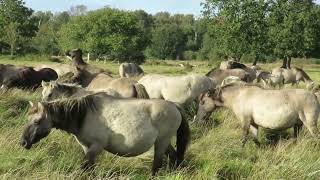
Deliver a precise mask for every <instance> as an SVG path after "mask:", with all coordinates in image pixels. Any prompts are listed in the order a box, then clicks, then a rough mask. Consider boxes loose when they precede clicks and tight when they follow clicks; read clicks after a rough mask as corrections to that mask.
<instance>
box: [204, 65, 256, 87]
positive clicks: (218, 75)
mask: <svg viewBox="0 0 320 180" xmlns="http://www.w3.org/2000/svg"><path fill="white" fill-rule="evenodd" d="M206 76H208V77H210V78H211V79H213V81H214V82H215V83H216V84H221V83H222V81H223V80H224V79H225V78H227V77H228V76H236V77H239V78H240V80H241V81H245V82H251V78H250V74H249V73H247V72H246V71H245V70H243V69H225V70H222V69H219V68H214V69H212V70H210V71H209V72H208V73H207V74H206Z"/></svg>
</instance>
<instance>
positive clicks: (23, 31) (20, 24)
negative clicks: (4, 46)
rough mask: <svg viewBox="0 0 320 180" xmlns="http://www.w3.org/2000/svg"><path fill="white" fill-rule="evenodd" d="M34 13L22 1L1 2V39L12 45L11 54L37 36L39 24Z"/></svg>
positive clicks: (0, 0)
mask: <svg viewBox="0 0 320 180" xmlns="http://www.w3.org/2000/svg"><path fill="white" fill-rule="evenodd" d="M32 13H33V11H32V10H31V9H30V8H27V7H25V3H24V2H23V1H22V0H0V27H2V28H3V29H2V31H0V39H2V40H6V42H5V43H9V44H10V47H11V53H13V52H14V51H15V48H16V47H17V46H26V44H27V42H28V39H30V38H31V37H33V36H34V35H35V32H36V31H37V22H36V19H35V17H33V16H32ZM18 37H20V38H18ZM12 48H13V49H12Z"/></svg>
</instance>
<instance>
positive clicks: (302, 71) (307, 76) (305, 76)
mask: <svg viewBox="0 0 320 180" xmlns="http://www.w3.org/2000/svg"><path fill="white" fill-rule="evenodd" d="M295 68H296V70H297V71H299V72H301V73H302V75H303V77H304V78H305V79H306V80H308V81H312V80H311V78H310V76H309V75H308V74H307V73H306V72H305V71H304V70H303V69H301V68H298V67H295Z"/></svg>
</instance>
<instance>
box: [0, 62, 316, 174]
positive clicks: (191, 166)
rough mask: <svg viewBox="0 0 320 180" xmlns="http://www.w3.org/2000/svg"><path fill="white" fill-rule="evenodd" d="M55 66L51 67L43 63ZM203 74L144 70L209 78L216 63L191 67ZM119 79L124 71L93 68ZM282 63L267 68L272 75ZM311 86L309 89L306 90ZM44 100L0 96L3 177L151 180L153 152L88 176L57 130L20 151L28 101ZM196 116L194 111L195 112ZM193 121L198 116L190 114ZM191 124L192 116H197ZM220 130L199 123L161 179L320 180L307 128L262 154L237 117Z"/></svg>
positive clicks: (20, 94) (220, 115) (100, 163)
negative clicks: (245, 138) (177, 162)
mask: <svg viewBox="0 0 320 180" xmlns="http://www.w3.org/2000/svg"><path fill="white" fill-rule="evenodd" d="M0 63H10V64H20V65H21V64H24V65H26V64H27V65H31V66H32V65H35V64H38V63H40V62H39V61H29V60H28V61H27V60H26V59H24V58H19V59H16V60H15V61H13V60H8V59H7V58H5V57H0ZM41 63H49V62H41ZM190 63H191V64H196V65H197V67H195V68H193V70H191V69H187V68H183V67H180V66H178V64H179V63H177V62H173V61H166V62H165V63H159V62H158V61H157V62H155V61H152V62H148V63H146V65H143V66H142V67H143V69H144V70H145V72H146V73H161V74H168V75H178V74H185V73H188V72H190V71H193V72H197V73H206V72H208V71H209V70H210V69H211V68H212V66H211V65H210V63H209V62H190ZM293 63H294V65H297V66H300V67H302V66H303V68H304V69H305V70H306V71H307V73H308V74H309V75H310V76H311V78H312V79H314V80H316V81H317V82H320V75H319V71H320V65H316V64H310V63H308V62H307V61H302V60H301V61H294V62H293ZM92 64H95V65H98V66H99V67H105V68H108V69H110V70H111V71H112V72H113V73H114V74H117V68H118V64H116V63H114V64H112V63H106V64H104V63H102V62H92ZM276 66H279V64H265V65H262V67H264V68H266V69H271V68H272V67H276ZM300 87H304V85H300ZM39 99H40V90H38V91H37V92H27V91H21V90H12V91H9V92H0V178H1V179H76V178H79V179H86V178H96V179H148V178H151V177H150V167H151V162H152V152H148V153H146V154H144V155H142V156H139V157H135V158H121V157H117V156H114V155H112V154H110V153H107V152H105V153H103V154H102V155H101V156H100V157H99V158H98V160H97V167H96V169H95V171H94V173H91V174H89V173H82V172H81V170H80V163H81V162H82V160H83V153H82V149H81V147H80V146H79V145H78V143H77V142H76V141H75V140H74V138H73V137H72V136H70V135H69V134H66V133H63V132H61V131H57V130H53V131H52V132H51V134H50V135H49V136H48V137H47V138H45V139H43V140H42V141H40V143H38V144H37V145H35V146H34V147H33V148H32V149H31V150H29V151H28V150H25V149H23V148H22V147H21V146H20V145H19V140H20V136H21V134H22V130H23V126H24V124H25V123H26V121H27V120H26V112H27V109H28V101H29V100H32V101H36V100H39ZM190 110H192V109H190ZM190 114H191V113H190ZM189 118H191V116H190V117H189ZM212 119H214V120H215V121H216V122H217V123H216V126H215V127H212V126H210V125H207V126H200V125H197V124H191V128H192V141H191V143H190V146H189V149H188V151H187V154H186V160H185V162H184V163H183V166H182V167H181V168H180V169H179V170H177V171H171V170H169V168H167V166H166V165H165V166H164V168H162V169H161V171H160V172H159V173H158V175H157V176H156V177H155V178H156V179H175V180H178V179H259V180H260V179H299V180H300V179H319V178H320V141H319V140H316V139H313V138H311V136H310V135H309V134H308V132H307V131H306V129H303V131H302V133H301V134H300V136H299V138H298V140H297V142H294V141H293V139H292V138H291V137H292V134H293V132H292V130H288V131H287V132H281V133H275V132H267V131H263V133H261V135H260V139H261V141H262V142H263V144H264V145H263V146H262V147H260V148H258V147H256V146H255V144H254V143H253V142H252V141H249V143H247V145H246V146H245V147H244V148H242V147H241V143H240V138H241V132H240V124H239V122H238V120H237V119H236V118H235V116H234V115H233V114H232V112H231V111H229V110H227V109H220V110H218V111H217V112H215V113H214V114H213V115H212ZM272 134H277V136H278V137H279V138H280V140H279V142H278V143H276V144H273V143H271V142H270V141H269V139H268V138H266V137H268V136H271V135H272Z"/></svg>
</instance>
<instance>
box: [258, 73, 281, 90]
mask: <svg viewBox="0 0 320 180" xmlns="http://www.w3.org/2000/svg"><path fill="white" fill-rule="evenodd" d="M261 81H262V82H263V85H264V87H266V86H267V85H269V86H271V87H273V88H275V87H276V86H277V85H278V86H279V89H280V88H281V87H283V85H284V77H283V75H282V74H279V75H274V74H271V72H268V71H262V72H260V73H259V75H258V76H257V83H259V82H261Z"/></svg>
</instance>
